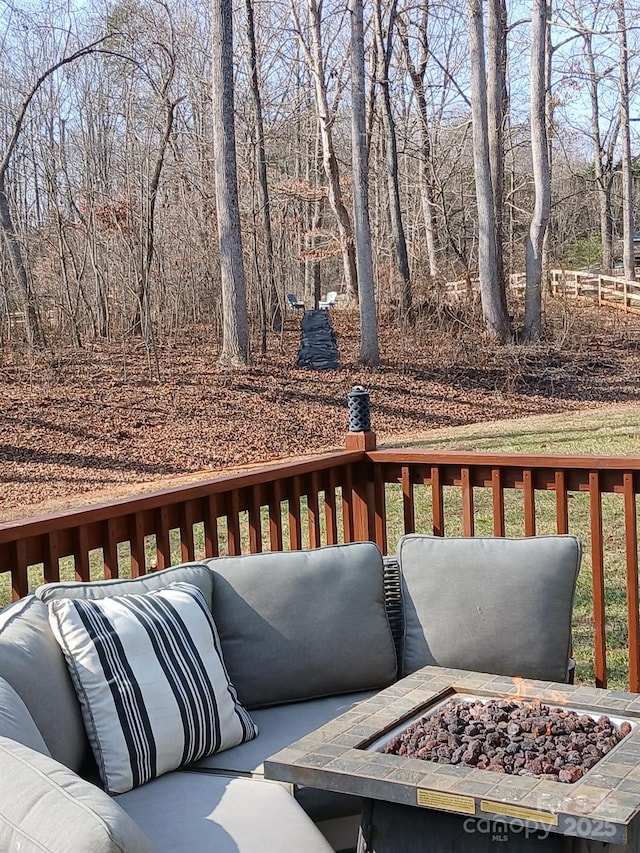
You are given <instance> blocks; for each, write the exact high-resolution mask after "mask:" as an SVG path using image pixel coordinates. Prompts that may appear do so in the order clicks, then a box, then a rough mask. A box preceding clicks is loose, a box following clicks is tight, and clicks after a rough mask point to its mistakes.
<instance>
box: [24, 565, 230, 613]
mask: <svg viewBox="0 0 640 853" xmlns="http://www.w3.org/2000/svg"><path fill="white" fill-rule="evenodd" d="M176 581H180V582H182V583H191V584H193V585H194V586H197V587H198V588H199V589H200V590H202V592H203V593H204V597H205V599H206V601H207V605H208V606H211V595H212V592H213V582H212V579H211V575H210V573H209V571H208V570H207V569H206V568H205V567H204V566H203V564H202V563H181V564H180V565H179V566H171V567H170V568H168V569H163V570H162V571H161V572H153V573H151V574H149V575H142V576H141V577H139V578H118V579H115V580H108V581H106V580H103V581H90V582H89V583H85V582H82V581H68V582H67V583H46V584H43V585H42V586H39V587H38V588H37V589H36V591H35V595H36V597H37V598H39V599H40V600H41V601H44V603H45V604H48V603H49V602H50V601H55V600H57V599H59V598H86V599H97V598H107V597H108V596H113V595H133V594H135V595H137V594H139V593H143V592H151V590H154V589H163V588H164V587H166V586H168V585H169V584H170V583H175V582H176Z"/></svg>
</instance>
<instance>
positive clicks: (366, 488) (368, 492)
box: [343, 385, 376, 542]
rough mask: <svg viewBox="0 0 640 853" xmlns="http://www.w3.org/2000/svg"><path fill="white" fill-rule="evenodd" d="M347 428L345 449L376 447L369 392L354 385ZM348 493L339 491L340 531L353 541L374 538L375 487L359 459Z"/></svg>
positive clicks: (367, 466)
mask: <svg viewBox="0 0 640 853" xmlns="http://www.w3.org/2000/svg"><path fill="white" fill-rule="evenodd" d="M347 400H348V404H349V432H348V433H347V435H346V437H345V448H346V449H347V450H362V451H369V450H375V449H376V434H375V433H374V432H373V431H372V429H371V404H370V398H369V392H368V391H365V389H364V388H363V387H362V386H360V385H356V386H355V388H353V389H352V390H351V391H350V393H349V394H348V395H347ZM348 480H349V481H350V482H349V485H348V487H347V488H348V490H349V495H346V496H345V495H343V507H344V510H345V516H344V533H345V540H346V539H347V537H348V538H349V539H350V540H351V541H354V542H364V541H375V540H376V519H375V488H374V478H373V473H372V471H371V469H370V466H369V463H367V462H362V463H359V464H358V465H357V466H355V470H354V471H353V472H352V473H351V472H350V476H349V478H348Z"/></svg>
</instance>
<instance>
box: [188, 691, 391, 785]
mask: <svg viewBox="0 0 640 853" xmlns="http://www.w3.org/2000/svg"><path fill="white" fill-rule="evenodd" d="M373 692H375V691H373ZM373 692H372V691H366V692H363V693H349V694H342V695H340V696H325V697H323V698H322V699H309V700H308V701H306V702H293V703H291V704H290V705H275V706H272V707H271V708H261V709H259V710H256V711H252V712H251V719H252V720H253V721H254V722H255V724H256V725H257V727H258V736H257V737H256V738H254V739H253V740H250V741H247V742H246V743H242V744H240V745H239V746H236V747H234V748H233V749H229V750H227V751H226V752H219V753H216V754H214V755H209V756H207V757H206V758H202V759H201V760H200V761H196V762H195V764H191V765H190V766H189V767H187V768H183V769H186V770H194V771H195V770H197V771H203V772H206V771H212V772H222V773H244V774H246V775H258V776H261V775H262V773H263V767H262V763H263V761H264V760H265V758H269V756H271V755H273V754H274V753H276V752H280V750H281V749H284V748H285V747H286V746H289V744H291V743H293V742H294V741H296V740H299V738H301V737H304V736H305V735H308V734H309V732H312V731H313V730H314V729H317V728H319V727H320V726H323V725H324V724H325V723H328V722H329V721H330V720H333V719H334V717H337V716H338V715H339V714H344V713H346V712H347V711H351V710H353V708H354V707H355V705H357V703H358V702H360V701H362V700H363V699H367V698H368V697H369V696H371V695H372V693H373Z"/></svg>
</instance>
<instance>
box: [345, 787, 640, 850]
mask: <svg viewBox="0 0 640 853" xmlns="http://www.w3.org/2000/svg"><path fill="white" fill-rule="evenodd" d="M603 835H606V825H603ZM497 851H500V853H506V851H508V853H605V851H606V853H623V851H625V853H626V851H629V853H640V839H639V838H638V832H637V831H635V829H634V828H633V827H630V829H629V838H628V840H627V843H626V844H611V843H609V842H607V841H606V839H604V838H603V841H601V842H600V841H594V840H593V839H585V838H575V837H570V836H566V835H557V834H556V833H552V832H549V831H547V830H544V829H536V828H534V827H527V826H524V825H523V824H522V823H515V824H511V825H509V824H508V823H507V821H506V820H504V821H502V820H500V819H495V818H492V819H483V818H474V817H468V818H465V817H463V816H461V815H456V814H446V813H444V812H436V811H432V810H430V809H422V808H417V807H415V806H404V805H400V804H398V803H388V802H384V801H382V800H364V801H363V806H362V819H361V823H360V832H359V836H358V846H357V853H497Z"/></svg>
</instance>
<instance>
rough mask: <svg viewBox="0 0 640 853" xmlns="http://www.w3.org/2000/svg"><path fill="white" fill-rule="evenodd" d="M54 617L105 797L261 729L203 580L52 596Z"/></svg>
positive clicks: (52, 613)
mask: <svg viewBox="0 0 640 853" xmlns="http://www.w3.org/2000/svg"><path fill="white" fill-rule="evenodd" d="M49 621H50V623H51V627H52V630H53V633H54V634H55V636H56V639H57V640H58V642H59V643H60V646H61V648H62V651H63V652H64V656H65V658H66V661H67V666H68V667H69V672H70V674H71V679H72V681H73V684H74V687H75V689H76V692H77V694H78V699H79V701H80V704H81V706H82V716H83V719H84V724H85V728H86V730H87V736H88V738H89V742H90V744H91V747H92V749H93V752H94V755H95V757H96V762H97V764H98V769H99V771H100V775H101V778H102V781H103V784H104V786H105V790H106V791H107V792H108V793H110V794H121V793H123V792H124V791H129V790H130V789H131V788H135V787H137V786H138V785H142V784H144V783H145V782H148V781H149V780H150V779H153V778H154V777H156V776H160V775H161V774H162V773H166V772H168V771H169V770H175V769H176V768H177V767H181V766H182V765H184V764H190V763H191V762H192V761H197V760H198V759H199V758H203V757H204V756H205V755H211V754H212V753H214V752H221V751H222V750H224V749H229V747H232V746H236V745H237V744H239V743H243V742H244V741H246V740H251V738H253V737H255V736H256V734H257V733H258V730H257V727H256V725H255V723H254V722H253V720H252V719H251V717H250V716H249V714H248V713H247V711H246V710H245V709H244V708H243V707H242V705H241V704H240V703H239V702H238V698H237V695H236V692H235V689H234V687H233V685H232V684H231V683H230V681H229V677H228V674H227V671H226V668H225V665H224V661H223V658H222V651H221V648H220V640H219V638H218V633H217V631H216V627H215V624H214V622H213V618H212V616H211V613H210V612H209V609H208V607H207V604H206V601H205V598H204V595H203V594H202V592H201V591H200V590H199V589H198V588H197V587H196V586H193V585H192V584H188V583H181V582H179V583H174V584H170V585H169V586H167V587H165V588H163V589H159V590H154V591H152V592H148V593H144V594H141V595H122V596H116V597H112V598H102V599H94V600H86V599H80V598H75V599H72V598H63V599H59V600H57V601H51V602H49Z"/></svg>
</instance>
